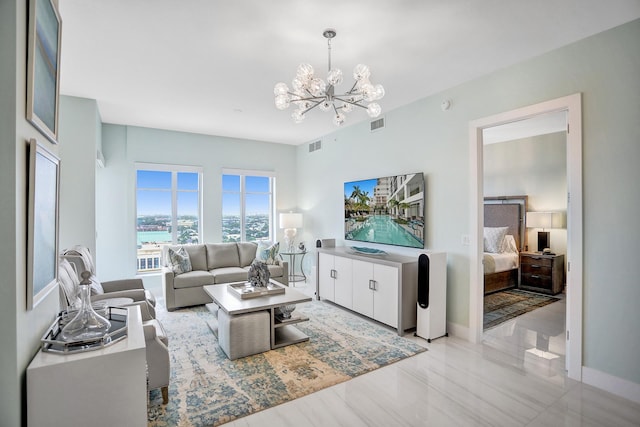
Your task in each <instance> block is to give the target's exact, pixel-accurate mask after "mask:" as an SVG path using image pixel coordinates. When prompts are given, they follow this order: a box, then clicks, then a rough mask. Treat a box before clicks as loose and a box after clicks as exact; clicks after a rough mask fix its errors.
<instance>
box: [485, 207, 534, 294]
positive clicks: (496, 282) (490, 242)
mask: <svg viewBox="0 0 640 427" xmlns="http://www.w3.org/2000/svg"><path fill="white" fill-rule="evenodd" d="M526 210H527V196H503V197H485V199H484V235H483V240H484V247H485V252H484V254H483V266H484V294H485V295H487V294H491V293H494V292H498V291H503V290H506V289H512V288H515V287H517V286H518V272H519V259H520V252H521V251H522V250H523V248H524V240H525V239H524V232H525V228H524V214H525V212H526Z"/></svg>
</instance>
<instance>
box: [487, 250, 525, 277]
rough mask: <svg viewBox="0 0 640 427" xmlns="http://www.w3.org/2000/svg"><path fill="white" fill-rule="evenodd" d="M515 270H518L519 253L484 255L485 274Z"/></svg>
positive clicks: (488, 253)
mask: <svg viewBox="0 0 640 427" xmlns="http://www.w3.org/2000/svg"><path fill="white" fill-rule="evenodd" d="M514 268H518V254H517V253H513V252H503V253H500V254H494V253H490V252H485V253H484V274H490V273H500V272H502V271H508V270H513V269H514Z"/></svg>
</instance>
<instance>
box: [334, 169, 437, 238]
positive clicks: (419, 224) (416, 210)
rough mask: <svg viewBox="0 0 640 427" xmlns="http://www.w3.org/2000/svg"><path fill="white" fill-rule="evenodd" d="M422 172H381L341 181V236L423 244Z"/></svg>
mask: <svg viewBox="0 0 640 427" xmlns="http://www.w3.org/2000/svg"><path fill="white" fill-rule="evenodd" d="M424 202H425V195H424V176H423V174H422V173H412V174H408V175H395V176H385V177H380V178H372V179H363V180H360V181H351V182H345V183H344V238H345V240H353V241H356V242H367V243H382V244H385V245H395V246H406V247H410V248H420V249H423V248H424Z"/></svg>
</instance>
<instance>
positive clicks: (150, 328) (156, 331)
mask: <svg viewBox="0 0 640 427" xmlns="http://www.w3.org/2000/svg"><path fill="white" fill-rule="evenodd" d="M142 328H143V329H144V339H145V344H146V347H147V348H146V351H147V379H148V381H147V388H148V389H149V390H153V389H156V388H159V389H160V390H161V392H162V403H163V404H165V405H166V404H167V402H168V401H169V378H170V362H169V348H168V345H169V339H168V338H167V334H166V332H165V331H164V328H163V327H162V324H161V323H160V322H159V321H157V320H155V319H154V320H148V321H146V322H143V323H142Z"/></svg>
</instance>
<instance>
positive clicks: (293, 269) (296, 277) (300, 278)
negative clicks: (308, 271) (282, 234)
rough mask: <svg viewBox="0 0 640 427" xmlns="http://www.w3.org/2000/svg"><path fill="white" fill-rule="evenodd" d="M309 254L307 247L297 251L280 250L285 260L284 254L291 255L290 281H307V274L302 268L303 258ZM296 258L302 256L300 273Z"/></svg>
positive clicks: (281, 256)
mask: <svg viewBox="0 0 640 427" xmlns="http://www.w3.org/2000/svg"><path fill="white" fill-rule="evenodd" d="M306 254H307V251H306V249H305V250H302V251H295V252H280V258H282V260H283V261H285V259H284V258H283V255H284V256H287V257H289V261H288V262H289V282H290V283H294V282H303V281H304V282H306V281H307V276H306V275H305V274H304V270H303V269H302V260H304V256H305V255H306ZM296 258H300V262H299V264H300V274H296Z"/></svg>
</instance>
